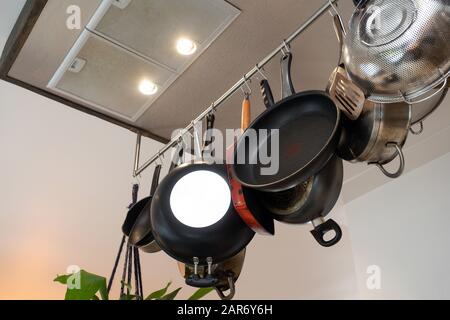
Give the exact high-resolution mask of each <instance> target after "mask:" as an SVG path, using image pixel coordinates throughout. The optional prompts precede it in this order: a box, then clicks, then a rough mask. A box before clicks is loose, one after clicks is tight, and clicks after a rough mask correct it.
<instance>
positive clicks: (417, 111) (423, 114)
mask: <svg viewBox="0 0 450 320" xmlns="http://www.w3.org/2000/svg"><path fill="white" fill-rule="evenodd" d="M439 89H440V88H434V89H433V91H434V92H436V91H438V90H439ZM447 93H448V88H445V89H444V90H441V91H440V92H439V94H437V95H433V96H432V97H431V98H430V99H428V100H425V101H423V102H420V103H416V104H414V105H412V106H411V112H412V115H411V125H412V126H413V125H416V124H421V126H422V122H423V121H424V120H425V119H426V118H427V117H428V116H429V115H431V114H432V113H433V112H434V111H435V110H436V109H437V108H438V107H439V106H440V105H441V104H442V102H443V101H444V99H445V97H446V96H447ZM419 132H420V131H419ZM413 133H414V131H413Z"/></svg>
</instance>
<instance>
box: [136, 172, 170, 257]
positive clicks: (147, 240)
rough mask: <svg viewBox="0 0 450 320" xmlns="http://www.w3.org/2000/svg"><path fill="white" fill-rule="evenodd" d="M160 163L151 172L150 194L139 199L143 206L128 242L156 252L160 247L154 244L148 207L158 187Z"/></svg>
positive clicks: (143, 249) (148, 251)
mask: <svg viewBox="0 0 450 320" xmlns="http://www.w3.org/2000/svg"><path fill="white" fill-rule="evenodd" d="M161 168H162V167H161V165H157V166H156V167H155V171H154V172H153V179H152V186H151V190H150V196H149V197H147V198H145V199H143V200H141V201H145V206H144V207H143V208H142V210H141V212H140V213H139V215H138V217H137V219H136V221H135V223H134V225H133V228H132V229H131V232H130V238H129V240H128V241H129V243H130V244H131V245H133V246H135V247H138V248H140V249H141V250H142V251H144V252H147V253H154V252H158V251H160V250H161V249H160V248H159V246H158V245H157V244H156V242H155V239H154V237H153V234H152V228H151V221H150V207H151V205H152V198H153V195H154V194H155V192H156V188H157V187H158V183H159V177H160V174H161Z"/></svg>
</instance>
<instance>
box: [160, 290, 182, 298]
mask: <svg viewBox="0 0 450 320" xmlns="http://www.w3.org/2000/svg"><path fill="white" fill-rule="evenodd" d="M180 290H181V288H178V289H176V290H174V291H172V292H171V293H168V294H166V295H165V296H163V297H161V299H160V300H175V298H176V296H177V295H178V293H179V292H180Z"/></svg>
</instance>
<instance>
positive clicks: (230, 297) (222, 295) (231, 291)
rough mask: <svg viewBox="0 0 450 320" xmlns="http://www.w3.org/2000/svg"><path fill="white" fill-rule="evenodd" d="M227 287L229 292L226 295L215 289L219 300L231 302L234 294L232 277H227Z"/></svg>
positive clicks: (234, 287)
mask: <svg viewBox="0 0 450 320" xmlns="http://www.w3.org/2000/svg"><path fill="white" fill-rule="evenodd" d="M228 286H229V287H230V292H229V293H228V294H227V295H226V294H225V293H224V292H223V291H222V290H220V289H219V288H217V287H215V288H214V289H216V292H217V294H218V295H219V297H220V299H221V300H231V299H233V297H234V295H235V293H236V286H235V284H234V279H233V276H232V275H229V276H228Z"/></svg>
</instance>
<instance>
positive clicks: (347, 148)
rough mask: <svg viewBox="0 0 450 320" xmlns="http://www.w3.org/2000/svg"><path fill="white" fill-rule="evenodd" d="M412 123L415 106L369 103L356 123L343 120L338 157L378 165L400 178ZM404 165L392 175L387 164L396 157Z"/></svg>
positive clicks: (382, 169)
mask: <svg viewBox="0 0 450 320" xmlns="http://www.w3.org/2000/svg"><path fill="white" fill-rule="evenodd" d="M410 124H411V107H410V106H409V105H408V104H406V103H404V102H400V103H392V104H384V103H374V102H371V101H366V103H365V104H364V108H363V112H362V114H361V116H360V117H359V118H358V119H357V120H356V121H351V120H349V119H345V118H344V119H343V121H342V126H343V129H342V136H341V141H340V143H339V148H338V152H337V153H338V155H339V156H340V157H341V158H342V159H344V160H347V161H356V162H357V161H359V162H368V163H369V164H374V165H377V166H378V167H379V168H380V170H381V171H382V172H383V173H384V174H385V175H386V176H387V177H389V178H397V177H399V176H400V175H401V174H402V173H403V171H404V168H405V160H404V156H403V151H402V147H403V145H404V144H405V141H406V138H407V136H408V131H409V128H410ZM397 156H398V157H399V158H400V165H399V168H398V170H397V171H396V172H394V173H391V172H388V171H387V170H386V169H385V168H384V165H385V164H387V163H389V162H391V161H392V160H393V159H395V158H396V157H397Z"/></svg>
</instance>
